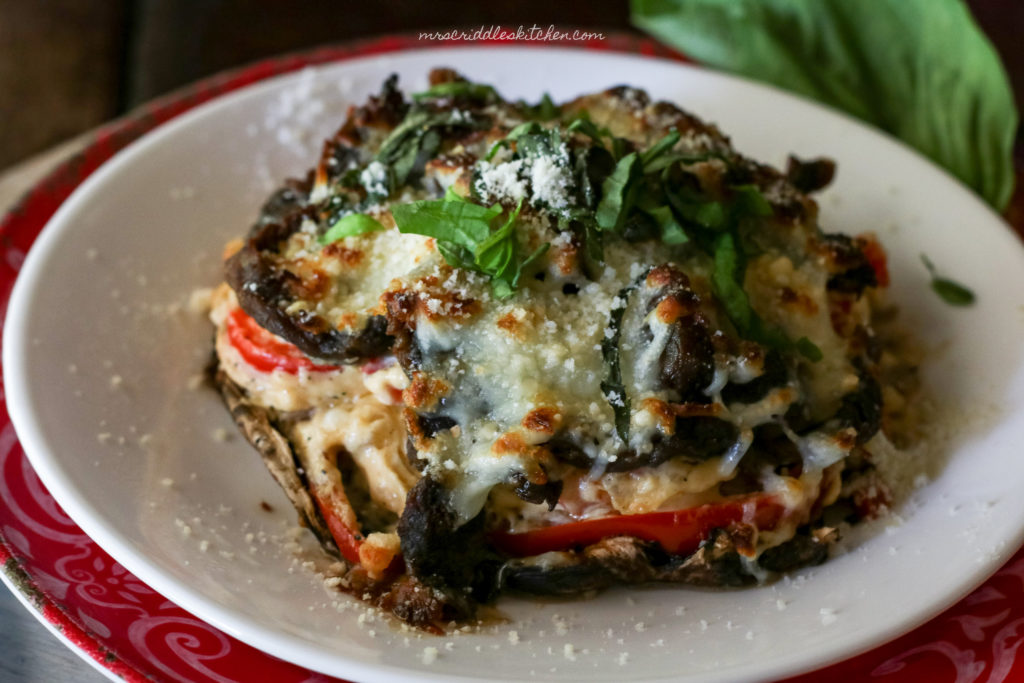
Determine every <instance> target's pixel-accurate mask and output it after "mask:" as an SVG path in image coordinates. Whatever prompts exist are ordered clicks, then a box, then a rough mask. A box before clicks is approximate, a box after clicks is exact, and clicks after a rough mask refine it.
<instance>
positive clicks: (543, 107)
mask: <svg viewBox="0 0 1024 683" xmlns="http://www.w3.org/2000/svg"><path fill="white" fill-rule="evenodd" d="M561 113H562V108H561V107H559V106H558V105H557V104H555V103H554V101H553V100H552V99H551V95H549V94H547V93H544V94H543V95H541V98H540V102H538V103H537V106H536V107H535V108H534V116H536V117H537V118H538V119H540V120H541V121H550V120H552V119H556V118H558V117H559V115H561Z"/></svg>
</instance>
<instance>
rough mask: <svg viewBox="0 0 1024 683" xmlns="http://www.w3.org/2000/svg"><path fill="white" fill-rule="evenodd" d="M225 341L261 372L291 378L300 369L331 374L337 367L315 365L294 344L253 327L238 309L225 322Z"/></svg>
mask: <svg viewBox="0 0 1024 683" xmlns="http://www.w3.org/2000/svg"><path fill="white" fill-rule="evenodd" d="M227 334H228V341H230V342H231V346H233V347H234V348H235V350H236V351H238V353H239V355H241V356H242V358H244V359H245V362H246V363H248V364H249V365H251V366H252V367H254V368H256V369H257V370H260V371H262V372H273V371H274V370H283V371H285V372H288V373H291V374H293V375H295V374H298V372H299V370H308V371H310V372H330V371H332V370H337V369H339V366H337V365H317V364H316V363H314V362H313V361H311V360H310V359H308V358H306V356H305V355H304V354H303V353H302V351H299V349H298V347H296V346H295V345H294V344H289V343H288V342H286V341H282V340H280V339H278V338H277V337H275V336H274V335H272V334H271V333H270V332H267V331H266V330H265V329H263V328H262V327H260V326H259V325H257V324H256V321H255V320H253V319H252V318H250V317H249V316H248V314H246V312H245V311H243V310H242V309H241V308H236V309H235V310H233V311H231V313H230V314H229V315H228V319H227Z"/></svg>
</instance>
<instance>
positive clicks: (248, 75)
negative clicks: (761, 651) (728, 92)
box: [0, 35, 1024, 683]
mask: <svg viewBox="0 0 1024 683" xmlns="http://www.w3.org/2000/svg"><path fill="white" fill-rule="evenodd" d="M483 42H484V43H485V44H486V43H487V42H497V43H500V42H502V41H483ZM438 44H447V43H445V42H441V43H428V42H426V41H419V40H416V39H414V38H405V37H388V38H382V39H378V40H373V41H370V42H365V43H355V44H350V45H347V46H344V47H331V48H324V49H320V50H316V51H313V52H309V53H304V54H301V55H293V56H287V57H282V58H277V59H272V60H267V61H263V62H259V63H256V64H254V65H252V66H249V67H246V68H244V69H241V70H238V71H233V72H230V73H227V74H224V75H221V76H215V77H213V78H210V79H208V80H205V81H202V82H201V83H199V84H197V85H195V86H193V87H190V88H188V89H187V90H184V91H181V92H179V93H175V94H172V95H170V96H168V97H165V98H163V99H159V100H156V101H154V102H153V103H151V104H149V105H147V106H146V107H145V108H144V109H142V110H140V111H138V112H136V113H134V114H133V115H131V116H129V117H127V118H125V119H122V120H119V121H116V122H114V123H112V124H110V125H108V126H106V127H104V128H102V129H100V131H99V132H98V133H97V134H96V137H95V139H94V140H93V141H92V142H91V144H89V146H88V147H87V148H86V149H85V150H84V151H82V152H80V153H79V154H77V155H75V156H74V157H72V158H71V159H69V160H68V161H66V162H64V163H63V164H61V165H60V166H59V167H58V168H57V169H55V170H54V171H53V172H51V173H50V175H49V176H48V177H47V178H46V179H44V180H43V181H42V182H41V183H39V184H38V185H37V186H36V187H35V188H34V189H33V190H32V191H30V192H29V193H28V194H27V195H25V197H23V198H22V200H21V201H20V202H19V203H18V204H17V205H16V206H15V207H14V208H13V209H12V210H11V211H10V212H9V213H8V214H7V215H6V216H5V217H4V219H3V222H2V223H0V311H6V307H7V300H8V298H9V297H10V293H11V287H12V286H13V285H14V279H15V277H16V276H17V273H18V270H19V268H20V267H21V264H22V261H23V260H24V258H25V254H26V253H27V251H28V249H29V247H30V246H31V244H32V242H33V241H34V240H35V238H36V236H37V235H38V234H39V231H40V230H42V227H43V226H44V225H45V224H46V221H47V220H48V219H49V218H50V216H51V215H53V213H54V211H56V210H57V207H58V206H60V204H61V202H63V201H64V200H65V199H66V198H67V197H68V195H69V194H71V192H72V190H74V188H75V187H77V186H78V184H79V183H81V182H82V181H83V180H84V179H85V178H86V177H87V176H88V175H89V174H90V173H92V172H93V171H95V170H96V169H97V168H98V167H99V166H100V165H101V164H102V163H103V162H104V161H106V160H107V159H109V158H110V157H111V156H113V155H114V153H116V152H117V151H118V150H119V149H121V148H122V147H124V146H125V145H127V144H128V143H129V142H131V141H132V140H134V139H136V138H137V137H139V136H140V135H142V134H143V133H145V132H147V131H149V130H151V129H153V128H155V127H156V126H158V125H160V124H162V123H164V122H165V121H168V120H169V119H171V118H174V117H175V116H177V115H178V114H180V113H182V112H184V111H187V110H188V109H191V108H192V107H194V106H196V105H198V104H201V103H203V102H206V101H208V100H210V99H212V98H214V97H216V96H218V95H221V94H223V93H226V92H229V91H232V90H235V89H237V88H240V87H244V86H246V85H249V84H251V83H254V82H256V81H259V80H262V79H264V78H268V77H270V76H276V75H278V74H282V73H287V72H290V71H295V70H297V69H299V68H302V67H304V66H308V65H314V64H323V63H326V62H333V61H338V60H343V59H347V58H351V57H356V56H364V55H370V54H377V53H382V52H392V51H397V50H404V49H410V48H414V47H425V46H428V45H438ZM478 44H479V43H478ZM571 45H573V46H577V47H580V46H581V44H580V43H579V42H576V43H571ZM582 47H585V48H588V49H597V50H613V51H621V52H634V53H640V54H646V55H652V56H660V57H668V58H672V59H683V57H682V56H681V55H679V54H678V53H676V52H673V51H672V50H670V49H668V48H665V47H663V46H660V45H658V44H656V43H654V42H652V41H649V40H646V39H641V38H636V37H634V36H628V35H613V36H611V37H610V38H608V39H606V40H594V41H587V42H584V43H583V44H582ZM0 562H3V570H4V574H5V578H6V581H7V582H8V583H9V584H10V585H11V586H13V587H14V588H15V589H16V590H18V591H20V592H21V593H22V595H23V596H24V597H26V598H27V599H28V600H29V602H31V604H32V605H34V606H35V608H36V609H37V610H38V612H39V613H40V614H41V616H42V617H43V618H44V619H45V620H46V621H47V622H49V623H50V624H51V625H52V626H53V627H55V628H56V629H58V630H59V631H60V632H61V633H62V634H63V635H64V637H65V638H67V639H68V640H69V641H70V642H71V643H72V644H73V645H74V646H75V647H77V648H78V649H79V650H80V651H81V652H82V653H84V654H85V655H87V656H89V657H91V658H92V659H94V660H95V661H96V662H98V663H100V664H101V665H102V666H103V667H104V668H106V669H107V670H108V671H110V672H111V673H113V674H115V675H117V676H119V677H121V678H123V679H125V680H128V681H133V682H135V681H138V682H140V683H141V682H142V681H183V682H187V683H188V682H202V683H207V682H215V683H236V682H245V681H253V680H273V681H275V682H278V683H291V682H295V683H329V682H330V681H337V679H333V678H330V677H327V676H323V675H321V674H317V673H314V672H311V671H308V670H306V669H303V668H301V667H299V666H296V665H293V664H289V663H286V662H283V661H281V660H279V659H276V658H274V657H271V656H270V655H267V654H265V653H263V652H261V651H259V650H256V649H254V648H252V647H250V646H248V645H245V644H244V643H241V642H239V641H237V640H235V639H234V638H231V637H229V636H227V635H225V634H224V633H221V632H220V631H218V630H217V629H215V628H213V627H212V626H210V625H208V624H206V623H204V622H203V621H202V620H200V619H198V618H196V617H194V616H192V615H191V614H189V613H188V612H186V611H184V610H183V609H181V608H180V607H178V606H177V605H175V604H174V603H172V602H170V601H169V600H167V599H166V598H164V597H163V596H161V595H160V594H158V593H156V592H155V591H153V590H152V589H150V588H149V587H148V586H146V585H145V584H143V583H142V582H140V581H139V580H138V579H136V578H135V577H134V576H132V575H131V574H130V573H128V572H127V571H126V570H125V569H124V568H123V567H121V565H119V564H118V563H117V562H115V561H114V560H113V559H112V558H111V557H110V556H109V555H107V554H106V553H105V552H104V551H103V550H102V549H100V547H99V546H98V545H96V543H94V542H93V541H92V539H90V538H89V537H88V536H86V535H85V534H84V533H83V532H82V530H81V529H79V528H78V526H76V525H75V523H74V522H72V521H71V519H70V518H68V517H67V515H65V514H64V512H63V511H62V510H61V509H60V506H59V505H57V503H56V501H55V500H54V499H53V497H52V496H51V495H50V494H49V493H48V492H47V491H46V489H45V488H44V487H43V485H42V483H41V482H40V481H39V479H38V477H37V476H36V474H35V472H34V471H33V470H32V467H31V465H30V464H29V462H28V460H27V459H26V458H25V455H24V453H23V451H22V449H21V446H20V444H19V443H18V440H17V436H16V435H15V433H14V429H13V427H12V426H11V424H10V419H9V418H8V416H7V411H6V397H5V396H4V395H3V393H2V386H0ZM1022 644H1024V550H1022V551H1019V552H1018V553H1017V554H1016V555H1015V556H1014V557H1013V558H1012V559H1011V560H1010V561H1009V562H1008V563H1007V564H1006V565H1005V566H1004V567H1003V568H1002V569H1001V570H1000V571H999V572H997V573H996V574H995V575H994V576H993V577H991V578H990V579H989V580H988V581H986V582H985V583H984V585H982V586H981V587H980V588H978V589H977V590H975V591H974V592H973V593H971V594H970V595H969V596H968V597H966V598H965V599H963V600H962V601H960V603H958V604H957V605H955V606H954V607H952V608H950V609H949V610H947V611H946V612H944V613H943V614H941V615H939V616H938V617H936V618H935V619H933V620H932V621H930V622H928V623H927V624H925V625H923V626H921V627H920V628H918V629H917V630H915V631H913V632H911V633H908V634H906V635H904V636H902V637H901V638H898V639H896V640H894V641H892V642H890V643H887V644H885V645H883V646H881V647H879V648H877V649H875V650H872V651H870V652H867V653H864V654H861V655H859V656H857V657H854V658H852V659H849V660H846V661H844V662H840V663H838V664H835V665H832V666H830V667H828V668H826V669H822V670H819V671H816V672H813V673H810V674H806V675H804V676H800V677H797V678H795V679H790V681H791V683H796V682H799V683H809V682H810V681H816V680H832V681H862V680H868V679H870V680H877V681H950V682H953V681H955V682H956V683H966V682H967V681H988V682H991V683H996V682H999V681H1007V680H1018V679H1021V678H1024V664H1022V663H1020V662H1018V660H1017V650H1018V649H1019V648H1020V647H1021V645H1022Z"/></svg>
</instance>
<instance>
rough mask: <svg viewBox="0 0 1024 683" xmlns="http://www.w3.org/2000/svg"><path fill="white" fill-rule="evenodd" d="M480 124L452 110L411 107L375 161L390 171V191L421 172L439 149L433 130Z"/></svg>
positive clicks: (439, 144)
mask: <svg viewBox="0 0 1024 683" xmlns="http://www.w3.org/2000/svg"><path fill="white" fill-rule="evenodd" d="M482 124H483V122H482V121H481V120H477V119H475V118H473V117H469V118H467V117H466V116H464V115H463V114H462V113H461V112H458V111H456V110H448V111H441V112H435V111H430V110H428V109H424V108H422V107H421V106H419V105H414V106H413V107H412V108H410V110H409V113H407V114H406V116H405V118H404V119H402V122H401V123H400V124H398V125H397V126H395V129H394V130H392V131H391V133H390V134H389V135H388V136H387V137H386V138H385V139H384V142H382V143H381V146H380V150H378V152H377V157H376V160H377V161H379V162H381V163H382V164H384V165H385V166H389V167H390V168H391V173H390V174H389V177H390V178H391V179H393V182H394V184H395V187H392V188H391V189H392V190H394V189H396V188H398V187H401V186H402V185H404V184H406V183H407V182H408V180H409V178H410V177H412V176H414V175H415V174H417V173H418V172H421V171H422V166H423V164H425V163H426V162H427V161H429V160H430V159H432V158H433V157H434V156H435V155H436V154H437V150H438V149H440V146H441V134H440V132H439V131H437V130H436V129H437V128H443V127H453V128H454V127H460V128H467V127H468V128H473V127H477V126H480V125H482Z"/></svg>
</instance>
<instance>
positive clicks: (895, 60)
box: [631, 0, 1018, 210]
mask: <svg viewBox="0 0 1024 683" xmlns="http://www.w3.org/2000/svg"><path fill="white" fill-rule="evenodd" d="M631 7H632V21H633V23H634V24H635V25H636V26H637V27H639V28H641V29H643V30H645V31H648V32H650V33H652V34H653V35H654V36H656V37H657V38H659V39H661V40H663V41H664V42H666V43H668V44H670V45H672V46H673V47H676V48H679V49H680V50H681V51H682V52H684V53H685V54H687V55H688V56H690V57H693V58H694V59H696V60H697V61H699V62H703V63H704V64H707V65H709V66H713V67H717V68H720V69H724V70H726V71H732V72H734V73H739V74H742V75H744V76H748V77H751V78H755V79H759V80H762V81H766V82H768V83H772V84H774V85H776V86H779V87H782V88H786V89H789V90H792V91H795V92H798V93H801V94H803V95H805V96H808V97H811V98H813V99H816V100H818V101H821V102H824V103H826V104H829V105H831V106H834V107H837V108H839V109H842V110H844V111H846V112H848V113H850V114H852V115H853V116H856V117H858V118H860V119H862V120H864V121H867V122H868V123H871V124H874V125H876V126H878V127H879V128H882V129H883V130H886V131H888V132H890V133H892V134H893V135H895V136H896V137H898V138H900V139H902V140H903V141H904V142H906V143H908V144H910V145H911V146H913V147H916V148H917V149H918V150H919V151H920V152H922V153H924V154H925V155H927V156H929V157H931V158H932V159H933V160H934V161H936V162H937V163H939V164H941V165H942V166H945V167H946V168H947V169H949V170H950V171H952V172H953V174H954V175H956V176H957V177H958V178H960V179H961V180H962V181H963V182H964V183H966V184H967V185H969V186H970V187H973V188H974V189H975V191H977V192H978V194H980V195H981V196H982V197H984V198H985V199H986V200H987V201H988V202H989V203H990V204H991V205H992V206H994V207H995V208H996V209H999V210H1002V209H1003V208H1005V207H1006V205H1007V204H1008V203H1009V200H1010V195H1011V193H1012V192H1013V186H1014V180H1015V176H1014V169H1013V143H1014V136H1015V134H1016V131H1017V121H1018V115H1017V110H1016V107H1015V106H1014V99H1013V92H1012V90H1011V88H1010V83H1009V79H1008V78H1007V75H1006V71H1005V70H1004V68H1003V66H1002V64H1001V63H1000V61H999V56H998V54H997V53H996V51H995V49H994V48H993V46H992V44H991V43H990V42H989V40H988V39H987V38H986V37H985V35H984V33H982V31H981V30H980V29H979V28H978V26H977V24H976V23H975V22H974V20H973V19H972V18H971V13H970V10H969V9H968V7H967V5H966V3H964V2H963V1H962V0H873V1H871V2H868V1H867V0H806V1H802V2H800V1H795V0H632V2H631ZM740 37H742V38H740Z"/></svg>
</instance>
